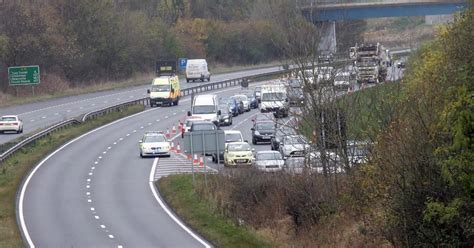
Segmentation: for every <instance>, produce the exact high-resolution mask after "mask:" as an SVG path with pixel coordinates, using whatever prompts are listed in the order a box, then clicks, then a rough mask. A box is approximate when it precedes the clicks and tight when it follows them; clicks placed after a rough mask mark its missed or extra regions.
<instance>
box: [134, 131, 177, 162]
mask: <svg viewBox="0 0 474 248" xmlns="http://www.w3.org/2000/svg"><path fill="white" fill-rule="evenodd" d="M139 144H140V157H142V158H143V157H148V156H167V157H170V156H171V154H170V142H169V141H168V139H167V138H166V136H165V135H164V134H162V133H161V132H146V133H145V134H144V135H143V137H142V139H141V140H140V141H139Z"/></svg>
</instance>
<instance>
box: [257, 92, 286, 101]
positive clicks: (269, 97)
mask: <svg viewBox="0 0 474 248" xmlns="http://www.w3.org/2000/svg"><path fill="white" fill-rule="evenodd" d="M283 100H285V94H284V93H283V92H268V93H263V94H262V101H283Z"/></svg>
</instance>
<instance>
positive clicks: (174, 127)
mask: <svg viewBox="0 0 474 248" xmlns="http://www.w3.org/2000/svg"><path fill="white" fill-rule="evenodd" d="M171 133H172V134H176V126H175V125H173V128H172V129H171Z"/></svg>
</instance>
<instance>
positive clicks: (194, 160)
mask: <svg viewBox="0 0 474 248" xmlns="http://www.w3.org/2000/svg"><path fill="white" fill-rule="evenodd" d="M193 164H194V165H198V164H199V160H198V155H197V154H194V159H193Z"/></svg>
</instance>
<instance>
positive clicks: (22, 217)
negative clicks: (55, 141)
mask: <svg viewBox="0 0 474 248" xmlns="http://www.w3.org/2000/svg"><path fill="white" fill-rule="evenodd" d="M152 110H155V109H149V110H145V111H143V112H140V113H136V114H133V115H130V116H127V117H124V118H121V119H119V120H116V121H114V122H111V123H109V124H106V125H104V126H101V127H98V128H96V129H94V130H91V131H89V132H87V133H85V134H83V135H81V136H79V137H77V138H75V139H73V140H71V141H69V142H68V143H66V144H64V145H63V146H61V147H60V148H59V149H57V150H56V151H54V152H52V153H51V154H49V155H48V156H47V157H46V158H44V159H43V160H42V161H41V162H40V163H39V164H38V165H36V167H35V168H34V169H33V170H32V171H31V173H30V174H29V175H28V177H27V178H26V180H25V183H24V184H23V185H22V186H21V192H20V199H19V203H18V212H19V218H20V227H21V229H22V230H23V235H24V236H25V239H26V241H27V242H28V245H29V246H30V247H31V248H34V247H35V245H34V243H33V241H32V240H31V236H30V234H29V232H28V229H27V228H26V222H25V214H24V213H23V208H24V207H23V204H24V203H23V202H24V199H25V192H26V189H27V188H28V184H29V182H30V180H31V178H33V176H34V175H35V173H36V172H37V171H38V169H39V168H41V166H42V165H43V164H44V163H46V161H48V160H49V159H50V158H51V157H53V156H54V155H56V154H57V153H58V152H60V151H61V150H63V149H64V148H66V147H67V146H69V145H70V144H72V143H74V142H76V141H78V140H79V139H82V138H83V137H86V136H88V135H90V134H92V133H95V132H97V131H99V130H102V129H104V128H106V127H109V126H112V125H115V124H117V123H119V122H121V121H124V120H126V119H130V118H133V117H135V116H138V115H141V114H144V113H147V112H150V111H152ZM87 181H88V182H90V179H87ZM87 202H92V200H91V199H88V200H87Z"/></svg>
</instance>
